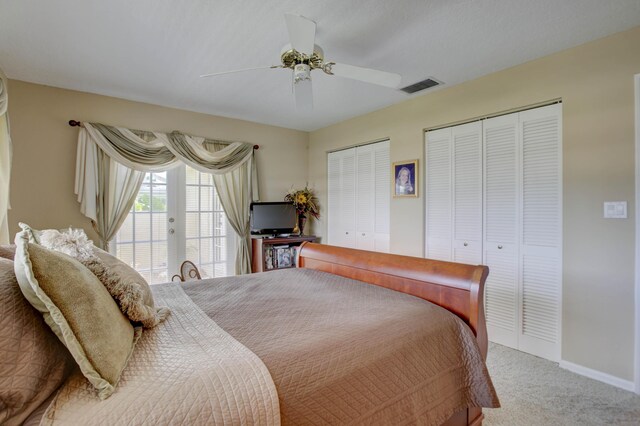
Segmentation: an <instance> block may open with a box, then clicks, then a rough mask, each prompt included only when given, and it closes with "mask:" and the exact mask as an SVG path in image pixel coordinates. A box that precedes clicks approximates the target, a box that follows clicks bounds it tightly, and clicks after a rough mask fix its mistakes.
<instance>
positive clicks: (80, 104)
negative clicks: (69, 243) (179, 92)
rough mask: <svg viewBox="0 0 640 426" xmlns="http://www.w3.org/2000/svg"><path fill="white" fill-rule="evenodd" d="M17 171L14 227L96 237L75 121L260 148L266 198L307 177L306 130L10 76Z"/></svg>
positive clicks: (14, 175) (263, 196) (11, 215)
mask: <svg viewBox="0 0 640 426" xmlns="http://www.w3.org/2000/svg"><path fill="white" fill-rule="evenodd" d="M9 95H10V99H11V101H10V102H11V103H10V119H11V136H12V140H13V171H12V176H11V206H12V209H11V210H10V211H9V227H10V232H11V234H12V235H13V234H14V233H15V232H16V231H17V230H18V221H22V222H27V223H29V224H31V225H32V226H34V227H36V228H49V227H66V226H70V225H71V226H75V227H82V228H84V229H86V230H87V232H88V233H89V234H90V236H91V237H92V238H94V239H95V238H96V235H95V233H94V232H93V229H92V228H91V224H90V222H89V220H88V219H87V218H86V217H84V216H83V215H81V214H80V209H79V204H78V203H77V201H76V199H75V195H74V194H73V184H74V175H75V161H76V141H77V137H78V129H77V128H75V127H70V126H69V125H68V124H67V122H68V121H69V120H70V119H75V120H80V121H97V122H102V123H106V124H113V125H118V126H124V127H129V128H136V129H142V130H158V131H172V130H181V131H183V132H185V133H189V134H193V135H198V136H207V137H211V138H217V139H223V140H240V141H246V142H251V143H256V144H259V145H260V149H259V150H258V151H257V152H256V158H257V162H258V170H259V176H260V183H259V185H260V197H261V199H262V200H264V201H273V200H277V201H279V200H282V198H283V197H284V194H285V193H286V192H287V190H289V189H290V188H291V186H292V185H298V186H299V185H304V183H305V182H306V180H307V146H308V133H306V132H300V131H297V130H289V129H284V128H280V127H274V126H266V125H262V124H257V123H252V122H248V121H242V120H234V119H230V118H224V117H216V116H212V115H207V114H199V113H194V112H188V111H182V110H177V109H171V108H164V107H160V106H155V105H149V104H144V103H139V102H130V101H125V100H123V99H117V98H110V97H106V96H100V95H93V94H89V93H82V92H76V91H71V90H64V89H57V88H53V87H48V86H42V85H37V84H31V83H25V82H22V81H16V80H11V81H10V82H9Z"/></svg>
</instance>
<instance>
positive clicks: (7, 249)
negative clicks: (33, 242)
mask: <svg viewBox="0 0 640 426" xmlns="http://www.w3.org/2000/svg"><path fill="white" fill-rule="evenodd" d="M0 257H2V258H3V259H9V260H11V261H12V260H13V258H14V257H16V246H15V245H13V244H11V245H6V246H5V245H1V246H0Z"/></svg>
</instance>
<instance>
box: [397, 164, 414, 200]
mask: <svg viewBox="0 0 640 426" xmlns="http://www.w3.org/2000/svg"><path fill="white" fill-rule="evenodd" d="M391 179H392V182H391V185H392V187H393V190H392V191H393V197H394V198H404V197H417V196H418V182H419V179H418V160H417V159H415V160H407V161H396V162H395V163H393V164H392V166H391Z"/></svg>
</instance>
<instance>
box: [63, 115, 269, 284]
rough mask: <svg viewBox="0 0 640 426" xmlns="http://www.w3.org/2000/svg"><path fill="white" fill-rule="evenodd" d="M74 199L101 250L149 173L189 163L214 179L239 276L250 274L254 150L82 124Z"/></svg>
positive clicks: (234, 144) (181, 136)
mask: <svg viewBox="0 0 640 426" xmlns="http://www.w3.org/2000/svg"><path fill="white" fill-rule="evenodd" d="M83 127H84V128H82V129H80V134H79V136H78V156H77V162H76V182H75V193H76V194H77V195H78V202H80V211H81V212H82V213H83V214H84V215H85V216H87V217H89V218H90V219H91V220H92V223H93V225H94V228H95V230H96V232H97V233H98V235H99V236H100V239H101V245H102V247H103V248H106V247H107V244H108V241H110V240H111V239H113V238H114V237H115V235H116V233H117V231H118V229H119V228H120V226H121V225H122V223H123V222H124V220H125V218H126V216H127V214H128V212H129V210H130V209H131V206H132V205H133V203H134V201H135V197H136V195H137V193H138V191H139V190H140V186H141V185H142V181H143V178H144V174H145V173H146V172H159V171H164V170H168V169H171V168H173V167H176V166H178V165H180V164H181V163H185V164H187V165H189V166H190V167H192V168H194V169H196V170H198V171H200V172H203V173H211V174H213V176H214V184H215V186H216V190H217V192H218V195H219V197H220V202H221V204H222V208H223V209H224V212H225V214H226V216H227V218H228V219H229V223H230V224H231V227H232V228H233V229H234V231H235V232H236V234H237V235H238V237H239V238H238V254H237V256H236V273H249V272H251V260H250V254H249V237H250V235H249V205H250V203H251V201H252V200H253V199H257V198H258V187H257V173H256V170H255V161H253V144H249V143H244V142H227V141H217V140H212V139H206V138H203V137H199V136H191V135H186V134H184V133H181V132H178V131H174V132H171V133H160V132H148V131H140V130H131V129H126V128H122V127H114V126H107V125H104V124H100V123H86V122H85V123H83Z"/></svg>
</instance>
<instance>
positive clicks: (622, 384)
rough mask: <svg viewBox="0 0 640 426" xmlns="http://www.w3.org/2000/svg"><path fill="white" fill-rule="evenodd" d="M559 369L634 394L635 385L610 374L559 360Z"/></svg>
mask: <svg viewBox="0 0 640 426" xmlns="http://www.w3.org/2000/svg"><path fill="white" fill-rule="evenodd" d="M559 365H560V368H564V369H565V370H569V371H571V372H572V373H576V374H580V375H581V376H585V377H588V378H590V379H593V380H597V381H599V382H602V383H606V384H608V385H611V386H615V387H617V388H620V389H624V390H626V391H629V392H635V388H636V385H635V383H633V382H632V381H630V380H624V379H621V378H620V377H616V376H612V375H611V374H607V373H603V372H602V371H598V370H593V369H591V368H588V367H584V366H582V365H579V364H574V363H572V362H569V361H564V360H560V363H559Z"/></svg>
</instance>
